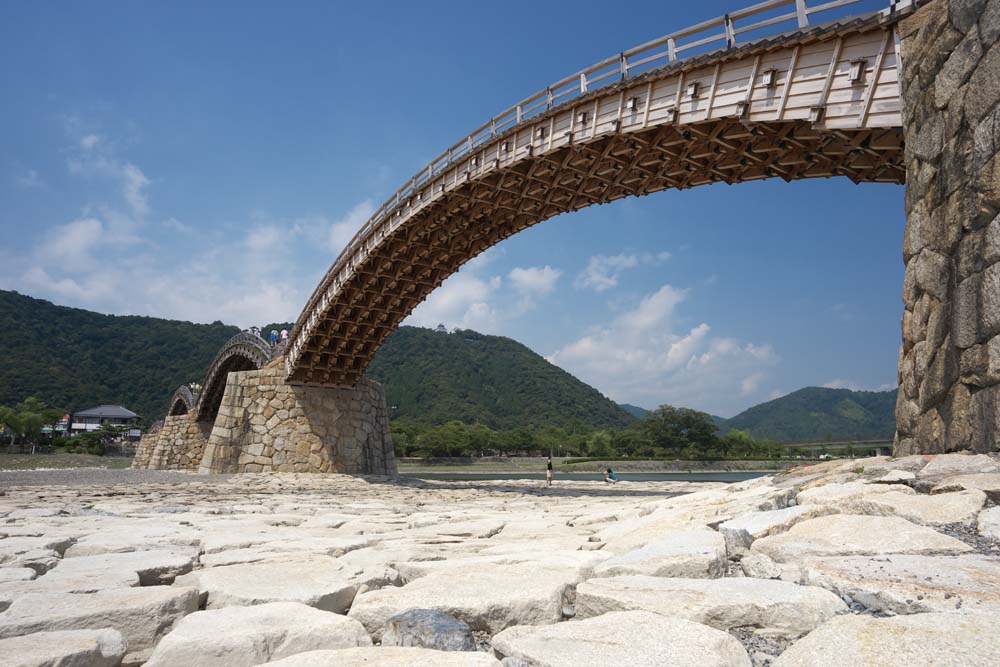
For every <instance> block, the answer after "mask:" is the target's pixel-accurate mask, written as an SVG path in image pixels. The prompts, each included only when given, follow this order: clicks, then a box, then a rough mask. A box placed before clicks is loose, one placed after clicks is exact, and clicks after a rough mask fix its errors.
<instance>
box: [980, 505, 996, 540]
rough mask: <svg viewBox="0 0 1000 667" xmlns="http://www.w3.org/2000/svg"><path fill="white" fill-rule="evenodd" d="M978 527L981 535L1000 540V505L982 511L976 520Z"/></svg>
mask: <svg viewBox="0 0 1000 667" xmlns="http://www.w3.org/2000/svg"><path fill="white" fill-rule="evenodd" d="M976 527H977V529H978V530H979V534H980V535H982V536H984V537H989V538H991V539H994V540H1000V506H996V507H991V508H989V509H988V510H983V511H982V512H980V513H979V517H978V518H977V520H976Z"/></svg>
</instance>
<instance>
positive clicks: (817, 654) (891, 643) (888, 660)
mask: <svg viewBox="0 0 1000 667" xmlns="http://www.w3.org/2000/svg"><path fill="white" fill-rule="evenodd" d="M995 628H996V615H995V614H956V613H935V614H912V615H907V616H894V617H892V618H872V617H871V616H861V615H846V616H838V617H837V618H835V619H833V620H831V621H829V622H828V623H826V624H824V625H821V626H820V627H819V628H817V629H815V630H813V631H812V632H811V633H809V634H808V635H806V636H805V637H803V638H802V639H800V640H798V641H797V642H795V643H794V644H792V645H791V646H790V647H789V648H788V649H787V650H786V651H785V652H784V653H782V654H781V656H779V657H778V659H777V660H775V661H774V663H773V667H844V666H845V665H872V666H875V665H877V666H878V667H914V666H915V665H920V667H954V666H957V665H962V666H965V665H969V666H970V667H972V666H979V665H982V666H983V667H986V666H987V665H998V664H1000V642H997V641H993V637H994V632H995Z"/></svg>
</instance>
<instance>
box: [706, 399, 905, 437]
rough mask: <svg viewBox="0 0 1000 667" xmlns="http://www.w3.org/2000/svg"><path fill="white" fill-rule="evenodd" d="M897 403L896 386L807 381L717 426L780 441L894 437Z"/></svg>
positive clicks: (724, 429) (722, 429)
mask: <svg viewBox="0 0 1000 667" xmlns="http://www.w3.org/2000/svg"><path fill="white" fill-rule="evenodd" d="M895 408H896V391H895V390H891V391H851V390H850V389H826V388H823V387H806V388H804V389H799V390H798V391H794V392H792V393H791V394H788V395H787V396H782V397H781V398H776V399H775V400H773V401H768V402H767V403H761V404H760V405H755V406H754V407H752V408H750V409H749V410H745V411H744V412H741V413H740V414H738V415H736V416H735V417H733V418H732V419H725V420H722V422H721V423H720V431H722V432H726V431H729V430H731V429H739V430H741V431H750V433H751V435H753V437H754V438H763V439H767V440H779V441H782V442H800V441H808V440H857V439H861V438H892V435H893V433H894V432H895V430H896V415H895Z"/></svg>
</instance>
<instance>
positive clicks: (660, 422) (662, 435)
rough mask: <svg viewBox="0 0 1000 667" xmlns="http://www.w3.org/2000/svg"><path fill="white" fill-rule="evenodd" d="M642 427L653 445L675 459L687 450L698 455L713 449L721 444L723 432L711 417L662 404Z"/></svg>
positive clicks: (688, 409) (695, 411)
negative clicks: (719, 441) (718, 437)
mask: <svg viewBox="0 0 1000 667" xmlns="http://www.w3.org/2000/svg"><path fill="white" fill-rule="evenodd" d="M641 424H642V425H643V426H644V427H645V429H646V433H647V434H648V435H649V439H650V441H651V442H652V444H653V445H654V446H655V447H658V448H662V449H664V450H666V451H667V452H669V453H670V454H671V455H672V456H677V455H679V454H680V453H681V452H683V451H684V450H686V449H688V450H692V451H696V452H707V451H709V450H711V449H713V448H714V447H715V445H716V442H717V437H716V432H717V431H718V430H719V427H718V426H716V424H715V422H713V421H712V417H711V416H710V415H708V414H706V413H704V412H699V411H697V410H692V409H690V408H675V407H673V406H672V405H661V406H660V407H658V408H657V409H656V410H654V411H653V412H652V413H650V415H649V417H647V418H646V420H645V421H643V422H641Z"/></svg>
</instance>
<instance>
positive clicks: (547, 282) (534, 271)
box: [508, 264, 562, 311]
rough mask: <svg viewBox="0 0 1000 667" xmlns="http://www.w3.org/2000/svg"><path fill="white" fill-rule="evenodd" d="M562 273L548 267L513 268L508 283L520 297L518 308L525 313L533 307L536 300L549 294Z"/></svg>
mask: <svg viewBox="0 0 1000 667" xmlns="http://www.w3.org/2000/svg"><path fill="white" fill-rule="evenodd" d="M561 275H562V271H559V270H558V269H553V268H552V267H551V266H549V265H547V264H546V265H545V266H533V267H528V268H520V267H517V268H514V269H511V272H510V273H509V274H508V278H510V283H511V285H512V286H513V287H514V289H515V290H516V291H517V292H518V294H519V295H520V302H519V308H520V309H521V310H522V311H527V310H529V309H531V308H533V307H534V305H535V303H536V300H537V299H539V298H540V297H543V296H545V295H547V294H550V293H551V292H552V291H553V290H554V289H555V288H556V282H557V281H558V280H559V276H561Z"/></svg>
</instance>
